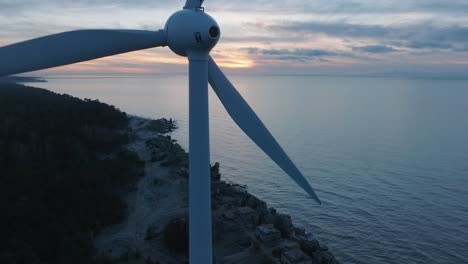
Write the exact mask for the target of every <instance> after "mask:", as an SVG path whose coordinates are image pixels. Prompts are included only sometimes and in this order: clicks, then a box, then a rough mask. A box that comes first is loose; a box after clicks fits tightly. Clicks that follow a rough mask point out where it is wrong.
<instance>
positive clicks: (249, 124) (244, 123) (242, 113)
mask: <svg viewBox="0 0 468 264" xmlns="http://www.w3.org/2000/svg"><path fill="white" fill-rule="evenodd" d="M208 81H209V83H210V85H211V87H212V88H213V90H214V91H215V93H216V95H217V96H218V97H219V99H220V100H221V103H222V104H223V105H224V107H225V108H226V110H227V112H228V113H229V115H230V116H231V118H232V119H233V120H234V122H236V124H237V125H238V126H239V127H240V128H241V129H242V130H243V131H244V132H245V133H246V134H247V136H249V137H250V139H252V140H253V141H254V142H255V143H256V144H257V145H258V146H259V147H260V148H261V149H262V150H263V151H264V152H265V153H266V154H267V155H268V156H269V157H270V158H271V159H272V160H273V161H274V162H276V164H278V166H279V167H280V168H281V169H283V170H284V171H285V172H286V173H287V174H288V175H289V176H290V177H291V178H292V179H293V180H294V181H295V182H296V183H297V184H298V185H299V186H301V187H302V188H303V189H304V190H305V191H306V192H307V193H308V194H309V195H310V196H311V197H312V198H313V199H314V200H315V201H317V202H318V203H319V204H321V202H320V199H319V198H318V196H317V195H316V194H315V192H314V190H313V189H312V187H311V186H310V184H309V183H308V182H307V180H306V179H305V178H304V176H303V175H302V173H301V172H300V171H299V170H298V169H297V167H296V166H295V165H294V163H293V162H292V161H291V159H290V158H289V157H288V155H287V154H286V153H285V152H284V150H283V149H282V148H281V146H280V145H279V144H278V142H276V140H275V138H274V137H273V136H272V135H271V133H270V132H269V131H268V129H267V128H266V127H265V125H264V124H263V123H262V121H261V120H260V118H258V116H257V114H255V112H254V111H253V110H252V108H251V107H250V106H249V105H248V104H247V102H246V101H245V100H244V98H242V96H241V95H240V94H239V92H238V91H237V90H236V88H234V86H233V85H232V84H231V82H229V80H228V79H227V78H226V76H225V75H224V73H223V72H222V71H221V69H220V68H219V67H218V65H216V63H215V62H214V60H213V58H211V57H210V60H209V62H208Z"/></svg>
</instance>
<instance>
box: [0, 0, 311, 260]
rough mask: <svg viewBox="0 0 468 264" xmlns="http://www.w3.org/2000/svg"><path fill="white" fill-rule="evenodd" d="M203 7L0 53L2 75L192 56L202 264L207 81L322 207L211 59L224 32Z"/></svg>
mask: <svg viewBox="0 0 468 264" xmlns="http://www.w3.org/2000/svg"><path fill="white" fill-rule="evenodd" d="M202 3H203V0H187V1H186V4H185V6H184V8H183V9H182V10H180V11H178V12H176V13H174V14H173V15H172V16H171V17H170V18H169V19H168V20H167V22H166V25H165V27H164V29H161V30H158V31H144V30H99V29H98V30H78V31H70V32H64V33H59V34H54V35H49V36H45V37H41V38H36V39H32V40H28V41H24V42H20V43H16V44H12V45H9V46H5V47H1V48H0V76H5V75H11V74H17V73H23V72H29V71H35V70H41V69H46V68H51V67H57V66H62V65H67V64H72V63H77V62H82V61H88V60H93V59H97V58H101V57H106V56H112V55H116V54H120V53H126V52H130V51H136V50H142V49H148V48H154V47H161V46H169V48H170V49H171V50H172V51H173V52H175V53H176V54H178V55H180V56H184V57H188V61H189V124H190V125H189V148H190V152H189V260H190V263H195V264H206V263H212V241H211V238H212V237H211V194H210V167H209V165H210V153H209V121H208V82H209V83H210V85H211V87H212V88H213V90H214V91H215V93H216V95H217V96H218V97H219V99H220V100H221V103H222V104H223V105H224V107H225V108H226V110H227V112H228V113H229V115H230V116H231V118H232V119H233V120H234V122H235V123H237V125H238V126H239V127H240V128H241V129H242V130H243V131H244V132H245V133H246V134H247V136H249V137H250V138H251V139H252V141H254V142H255V143H256V144H257V145H258V146H259V147H260V148H261V149H262V150H263V151H264V152H265V153H266V154H267V155H268V156H269V157H270V158H271V159H272V160H273V161H274V162H275V163H276V164H277V165H278V166H279V167H280V168H281V169H283V170H284V171H285V172H286V173H287V174H288V175H289V176H290V177H291V178H292V179H293V180H294V181H295V182H296V183H297V184H298V185H299V186H301V187H302V188H303V189H304V190H305V191H306V193H308V194H309V195H310V196H311V197H312V198H313V199H314V200H315V201H317V202H318V203H319V204H320V199H319V198H318V197H317V195H316V194H315V192H314V190H313V189H312V187H311V186H310V185H309V183H308V182H307V180H306V179H305V178H304V176H303V175H302V173H301V172H300V171H299V170H298V169H297V167H296V166H295V165H294V163H293V162H292V161H291V159H290V158H289V157H288V156H287V154H286V153H285V152H284V151H283V149H282V148H281V146H280V145H279V144H278V143H277V142H276V140H275V139H274V138H273V136H272V135H271V134H270V132H269V131H268V129H267V128H266V127H265V125H264V124H263V123H262V121H261V120H260V119H259V118H258V116H257V115H256V114H255V112H254V111H253V110H252V108H250V106H249V105H248V104H247V102H246V101H245V100H244V99H243V98H242V96H241V95H240V94H239V92H238V91H237V90H236V89H235V88H234V86H233V85H232V84H231V82H230V81H229V80H228V79H227V77H226V76H225V75H224V73H223V72H222V71H221V69H220V68H219V67H218V65H217V64H216V63H215V61H214V60H213V58H211V56H210V55H209V53H210V51H211V49H212V48H213V47H214V46H215V45H216V43H217V42H218V40H219V38H220V34H221V32H220V29H219V26H218V24H217V23H216V21H215V20H214V19H213V18H212V17H210V16H209V15H208V14H206V13H205V12H204V9H203V7H202Z"/></svg>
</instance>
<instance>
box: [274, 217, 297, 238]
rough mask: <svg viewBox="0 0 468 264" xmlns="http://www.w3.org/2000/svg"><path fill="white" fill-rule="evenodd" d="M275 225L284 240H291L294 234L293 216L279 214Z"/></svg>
mask: <svg viewBox="0 0 468 264" xmlns="http://www.w3.org/2000/svg"><path fill="white" fill-rule="evenodd" d="M274 225H275V227H276V228H277V229H278V230H279V231H280V232H281V236H282V237H284V238H290V237H291V235H292V234H293V233H294V227H293V225H292V220H291V216H289V215H286V214H278V215H277V217H276V221H275V224H274Z"/></svg>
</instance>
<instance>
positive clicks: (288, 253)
mask: <svg viewBox="0 0 468 264" xmlns="http://www.w3.org/2000/svg"><path fill="white" fill-rule="evenodd" d="M281 263H282V264H306V263H307V264H312V260H311V259H310V258H309V257H308V256H307V255H306V254H304V252H302V250H300V249H299V248H293V249H290V250H285V251H283V253H281Z"/></svg>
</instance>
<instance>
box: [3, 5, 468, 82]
mask: <svg viewBox="0 0 468 264" xmlns="http://www.w3.org/2000/svg"><path fill="white" fill-rule="evenodd" d="M184 3H185V1H184V0H114V1H111V0H99V1H97V0H74V1H71V0H0V25H2V27H1V30H0V46H3V45H8V44H11V43H14V42H18V41H23V40H26V39H30V38H34V37H39V36H43V35H46V34H51V33H58V32H61V31H68V30H75V29H87V28H109V29H146V30H157V29H160V28H163V26H164V23H165V21H166V20H167V18H168V17H169V16H170V15H171V14H172V13H173V12H175V11H177V10H178V9H180V8H181V7H182V6H183V5H184ZM204 6H205V10H206V12H208V13H209V14H210V15H211V16H213V17H214V18H215V19H216V20H217V21H218V23H219V24H220V26H221V31H222V39H221V40H220V42H219V43H218V45H217V46H216V47H215V49H214V50H213V51H212V55H213V57H215V59H216V60H217V61H218V63H219V64H220V65H221V66H222V67H223V68H224V69H226V70H227V71H229V72H233V73H239V74H280V73H282V74H340V75H341V74H344V75H362V74H364V75H389V74H390V75H394V74H400V75H431V76H437V77H438V76H465V75H467V76H468V15H467V14H468V1H466V0H446V1H440V0H379V1H373V0H308V1H305V0H206V1H205V4H204ZM185 71H186V59H185V58H181V57H177V56H176V55H174V54H172V53H171V52H170V51H169V50H168V49H167V48H156V49H151V50H145V51H139V52H133V53H128V54H124V55H119V56H114V57H111V58H104V59H100V60H96V61H92V62H85V63H81V64H77V65H72V66H66V67H61V68H56V69H53V70H48V71H43V72H40V73H35V74H36V75H38V74H39V75H63V74H65V75H75V74H84V75H110V74H125V75H135V74H167V73H182V72H185Z"/></svg>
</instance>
